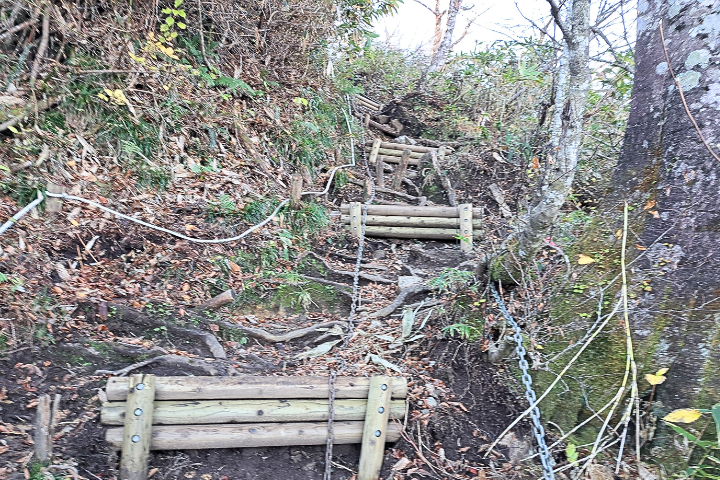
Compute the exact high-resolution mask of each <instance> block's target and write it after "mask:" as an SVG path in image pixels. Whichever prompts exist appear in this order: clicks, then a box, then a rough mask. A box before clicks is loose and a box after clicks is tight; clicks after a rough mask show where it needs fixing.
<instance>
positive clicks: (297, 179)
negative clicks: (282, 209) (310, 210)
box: [290, 173, 303, 210]
mask: <svg viewBox="0 0 720 480" xmlns="http://www.w3.org/2000/svg"><path fill="white" fill-rule="evenodd" d="M302 187H303V178H302V175H300V174H298V173H294V174H293V175H292V177H291V178H290V208H292V209H293V210H300V206H301V205H302V203H301V201H300V194H301V193H302Z"/></svg>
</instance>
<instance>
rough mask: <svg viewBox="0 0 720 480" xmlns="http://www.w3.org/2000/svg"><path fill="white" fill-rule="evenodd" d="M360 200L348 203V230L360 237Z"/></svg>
mask: <svg viewBox="0 0 720 480" xmlns="http://www.w3.org/2000/svg"><path fill="white" fill-rule="evenodd" d="M360 205H361V204H360V202H351V203H350V232H351V233H352V234H353V235H354V236H356V237H358V238H360V234H361V233H362V231H361V229H362V207H361V206H360Z"/></svg>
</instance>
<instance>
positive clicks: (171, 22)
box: [165, 17, 175, 27]
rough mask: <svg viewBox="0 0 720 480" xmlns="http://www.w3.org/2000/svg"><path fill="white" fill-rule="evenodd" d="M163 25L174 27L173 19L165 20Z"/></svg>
mask: <svg viewBox="0 0 720 480" xmlns="http://www.w3.org/2000/svg"><path fill="white" fill-rule="evenodd" d="M165 23H167V24H168V25H169V26H171V27H172V26H173V25H175V19H174V18H173V17H167V18H166V19H165Z"/></svg>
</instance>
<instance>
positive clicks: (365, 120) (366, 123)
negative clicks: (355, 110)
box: [363, 113, 370, 128]
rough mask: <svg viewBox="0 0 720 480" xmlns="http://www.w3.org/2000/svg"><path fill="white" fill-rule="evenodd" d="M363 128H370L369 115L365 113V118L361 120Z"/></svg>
mask: <svg viewBox="0 0 720 480" xmlns="http://www.w3.org/2000/svg"><path fill="white" fill-rule="evenodd" d="M363 126H364V127H365V128H368V127H369V126H370V114H369V113H366V114H365V118H364V119H363Z"/></svg>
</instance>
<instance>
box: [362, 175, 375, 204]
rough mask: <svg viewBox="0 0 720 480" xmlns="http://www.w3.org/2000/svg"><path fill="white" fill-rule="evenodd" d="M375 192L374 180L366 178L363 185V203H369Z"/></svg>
mask: <svg viewBox="0 0 720 480" xmlns="http://www.w3.org/2000/svg"><path fill="white" fill-rule="evenodd" d="M373 190H374V187H373V184H372V180H370V179H369V178H366V179H365V183H364V184H363V201H365V202H367V201H369V200H370V199H371V198H372V194H373Z"/></svg>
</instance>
